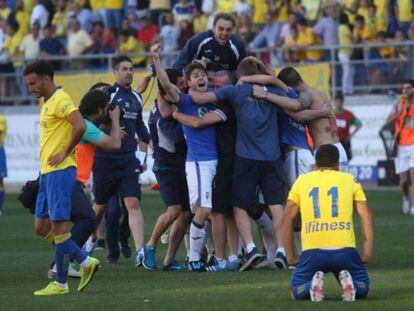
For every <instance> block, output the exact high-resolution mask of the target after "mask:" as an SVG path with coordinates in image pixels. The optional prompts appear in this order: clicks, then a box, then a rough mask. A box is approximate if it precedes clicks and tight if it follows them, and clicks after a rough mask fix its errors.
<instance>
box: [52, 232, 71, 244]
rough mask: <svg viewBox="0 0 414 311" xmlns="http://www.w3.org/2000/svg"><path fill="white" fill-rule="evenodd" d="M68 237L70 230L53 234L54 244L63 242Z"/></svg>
mask: <svg viewBox="0 0 414 311" xmlns="http://www.w3.org/2000/svg"><path fill="white" fill-rule="evenodd" d="M70 237H71V234H70V232H68V233H64V234H59V235H57V236H55V244H60V243H63V242H65V241H67V240H69V239H70Z"/></svg>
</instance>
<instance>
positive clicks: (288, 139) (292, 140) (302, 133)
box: [279, 88, 309, 149]
mask: <svg viewBox="0 0 414 311" xmlns="http://www.w3.org/2000/svg"><path fill="white" fill-rule="evenodd" d="M287 96H289V97H290V98H295V99H297V98H299V94H298V93H296V91H295V90H294V89H292V88H289V91H288V93H287ZM279 133H280V141H281V143H282V144H284V145H288V146H295V147H299V148H303V149H309V144H308V137H307V136H306V124H305V122H300V121H296V120H294V119H293V118H291V117H290V116H289V115H288V114H287V113H286V112H284V111H283V110H280V111H279Z"/></svg>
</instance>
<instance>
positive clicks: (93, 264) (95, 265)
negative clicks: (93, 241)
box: [78, 257, 99, 292]
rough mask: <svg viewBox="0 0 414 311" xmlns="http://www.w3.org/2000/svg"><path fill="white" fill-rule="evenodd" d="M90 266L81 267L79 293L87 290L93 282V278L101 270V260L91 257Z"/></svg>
mask: <svg viewBox="0 0 414 311" xmlns="http://www.w3.org/2000/svg"><path fill="white" fill-rule="evenodd" d="M89 260H90V262H89V265H88V266H87V267H81V268H80V270H79V273H80V276H81V280H80V282H79V286H78V292H81V291H83V290H84V289H85V287H86V286H88V284H89V283H90V282H91V281H92V279H93V276H94V275H95V273H96V271H98V269H99V260H98V259H96V258H94V257H89Z"/></svg>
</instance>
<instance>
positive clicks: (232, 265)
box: [226, 259, 240, 271]
mask: <svg viewBox="0 0 414 311" xmlns="http://www.w3.org/2000/svg"><path fill="white" fill-rule="evenodd" d="M226 265H227V268H228V271H238V270H239V268H240V261H239V260H234V261H230V260H228V259H227V262H226Z"/></svg>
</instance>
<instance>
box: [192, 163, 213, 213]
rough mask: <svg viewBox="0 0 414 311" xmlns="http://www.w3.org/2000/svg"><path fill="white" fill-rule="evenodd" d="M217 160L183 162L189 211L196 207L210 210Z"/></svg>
mask: <svg viewBox="0 0 414 311" xmlns="http://www.w3.org/2000/svg"><path fill="white" fill-rule="evenodd" d="M216 167H217V160H213V161H201V162H189V161H187V162H185V172H186V175H187V184H188V195H189V198H190V207H191V211H192V212H193V213H194V212H195V210H194V208H195V207H196V206H201V207H205V208H212V207H213V204H212V199H211V198H212V188H213V179H214V176H216Z"/></svg>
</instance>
